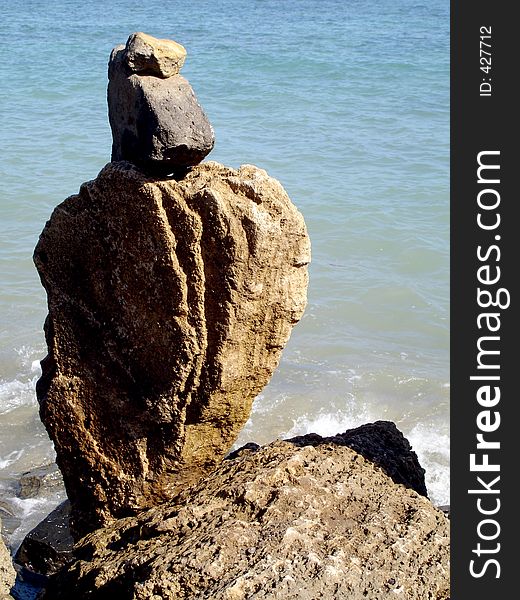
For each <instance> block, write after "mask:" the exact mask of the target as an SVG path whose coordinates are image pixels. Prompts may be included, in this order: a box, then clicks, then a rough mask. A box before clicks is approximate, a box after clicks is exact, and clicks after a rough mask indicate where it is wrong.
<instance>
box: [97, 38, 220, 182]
mask: <svg viewBox="0 0 520 600" xmlns="http://www.w3.org/2000/svg"><path fill="white" fill-rule="evenodd" d="M134 36H135V34H134ZM134 36H130V39H129V42H128V43H127V46H126V47H125V46H117V47H116V48H114V50H113V51H112V55H111V57H110V62H109V67H108V79H109V83H108V116H109V120H110V126H111V128H112V138H113V144H112V161H119V160H127V161H129V162H132V163H134V164H135V165H138V166H139V167H141V168H142V169H144V170H145V171H147V172H149V173H151V174H157V175H166V174H169V173H175V172H179V171H182V170H185V169H187V168H188V167H190V166H193V165H196V164H198V163H199V162H200V161H201V160H202V159H203V158H204V157H205V156H206V155H207V154H208V153H209V152H210V151H211V149H212V148H213V145H214V143H215V138H214V133H213V128H212V127H211V124H210V122H209V120H208V118H207V117H206V115H205V113H204V111H203V110H202V108H201V106H200V104H199V103H198V102H197V98H196V96H195V93H194V92H193V89H192V88H191V86H190V84H189V83H188V81H186V79H184V77H182V76H181V75H179V74H174V75H172V76H169V77H166V78H164V70H162V71H161V73H162V74H161V76H156V71H157V69H159V67H155V66H153V65H155V64H156V63H157V64H161V63H159V62H158V61H149V62H148V63H144V64H145V65H146V64H148V65H149V68H148V70H145V71H144V72H143V73H135V72H133V70H135V69H136V67H135V64H136V63H137V64H139V65H141V66H142V64H143V61H144V58H143V56H145V55H144V54H143V52H141V53H140V54H139V53H138V52H137V51H136V49H135V46H136V39H135V37H134ZM146 38H150V36H146ZM138 39H139V40H140V38H138ZM151 39H154V38H151ZM140 41H142V40H140ZM156 41H157V42H161V40H156ZM172 43H175V42H172ZM145 47H147V46H146V45H145ZM181 48H182V46H181ZM156 54H157V53H155V54H154V53H152V56H154V57H155V56H156ZM138 59H139V60H140V61H141V62H139V61H138ZM179 60H180V59H179ZM129 61H130V62H129ZM182 62H183V59H182V61H181V63H180V64H182ZM143 68H144V67H143ZM161 68H162V67H161ZM168 72H170V71H168V70H167V71H166V73H168Z"/></svg>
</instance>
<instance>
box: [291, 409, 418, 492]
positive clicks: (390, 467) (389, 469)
mask: <svg viewBox="0 0 520 600" xmlns="http://www.w3.org/2000/svg"><path fill="white" fill-rule="evenodd" d="M287 441H289V442H292V443H293V444H297V445H298V446H308V445H311V446H318V445H320V444H329V443H333V444H338V445H340V446H348V447H349V448H352V449H353V450H355V451H356V452H359V454H361V455H363V456H364V457H365V458H366V459H367V460H370V461H372V462H374V463H375V464H376V465H378V466H379V467H381V468H382V469H383V470H384V471H385V472H386V473H387V475H389V476H390V477H391V478H392V479H393V480H394V481H395V482H396V483H402V484H403V485H405V486H407V487H409V488H411V489H412V490H415V491H416V492H417V493H418V494H421V495H422V496H426V497H428V492H427V490H426V483H425V480H424V473H425V471H424V469H423V468H422V467H421V465H420V464H419V459H418V458H417V454H416V453H415V452H414V451H413V450H412V447H411V446H410V442H409V441H408V440H407V439H406V438H405V437H404V435H403V434H402V433H401V432H400V431H399V430H398V429H397V427H396V426H395V423H392V422H391V421H376V422H375V423H367V424H366V425H361V427H356V428H355V429H349V430H347V431H345V433H338V434H337V435H335V436H332V437H325V438H322V437H321V436H319V435H317V434H315V433H311V434H308V435H302V436H298V437H294V438H291V439H290V440H287Z"/></svg>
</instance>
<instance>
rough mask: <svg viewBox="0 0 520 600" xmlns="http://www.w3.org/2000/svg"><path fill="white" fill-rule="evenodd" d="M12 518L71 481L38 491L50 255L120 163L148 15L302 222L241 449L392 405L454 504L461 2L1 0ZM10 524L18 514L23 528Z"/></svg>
mask: <svg viewBox="0 0 520 600" xmlns="http://www.w3.org/2000/svg"><path fill="white" fill-rule="evenodd" d="M0 16H1V20H0V23H1V24H0V31H1V36H0V40H1V41H0V64H1V65H2V67H1V69H2V85H1V86H0V114H1V125H0V149H1V150H0V152H1V161H0V277H1V287H0V517H2V516H4V517H5V515H8V516H9V514H10V515H11V518H10V521H9V518H8V519H7V521H9V522H11V527H10V529H9V528H8V529H7V530H6V533H8V534H9V535H10V541H11V544H12V545H13V546H15V545H16V544H17V543H18V542H19V540H20V539H21V538H22V536H23V534H24V533H25V532H26V531H27V530H28V529H30V528H31V527H32V526H33V525H34V524H35V523H36V522H37V521H38V520H39V519H40V518H42V517H43V516H44V515H45V514H46V513H47V512H48V511H49V510H50V509H51V508H52V507H53V505H54V504H56V503H57V502H58V501H59V500H60V499H61V498H62V497H63V491H62V490H61V489H59V488H58V489H57V491H56V490H54V491H52V493H47V494H46V495H44V496H42V497H34V498H28V499H22V498H20V497H19V486H18V480H19V477H20V475H21V473H23V472H25V471H28V470H30V469H33V468H34V467H37V466H40V465H44V464H46V463H48V462H49V461H52V459H53V451H52V447H51V444H50V442H49V441H48V439H47V437H46V434H45V431H44V429H43V427H42V425H41V424H40V423H39V420H38V416H37V406H36V400H35V394H34V385H35V382H36V380H37V378H38V376H39V360H40V359H41V358H42V357H43V356H44V355H45V346H44V340H43V333H42V326H43V321H44V319H45V314H46V299H45V294H44V291H43V288H42V287H41V286H40V283H39V280H38V276H37V274H36V271H35V269H34V267H33V264H32V251H33V248H34V246H35V244H36V241H37V239H38V235H39V233H40V231H41V229H42V228H43V226H44V224H45V221H46V219H47V218H48V217H49V215H50V213H51V211H52V209H53V207H54V206H55V205H56V204H58V203H59V202H61V201H62V200H64V199H65V198H66V197H67V196H69V195H71V194H73V193H76V191H77V190H78V188H79V186H80V184H81V183H82V182H83V181H86V180H88V179H92V178H94V177H95V176H96V175H97V173H98V172H99V170H100V169H101V168H102V167H103V165H104V164H105V163H106V162H108V160H109V159H110V146H111V136H110V128H109V125H108V119H107V108H106V84H107V75H106V66H107V60H108V56H109V53H110V50H111V49H112V47H113V46H115V45H116V44H119V43H124V42H125V41H126V39H127V37H128V35H129V34H130V33H131V32H133V31H145V32H147V33H150V34H152V35H155V36H157V37H165V38H172V39H175V40H177V41H179V42H180V43H182V44H183V45H184V46H185V47H186V49H187V51H188V58H187V61H186V64H185V67H184V69H183V75H184V76H185V77H187V78H188V79H189V81H190V82H191V84H192V86H193V88H194V90H195V92H196V94H197V96H198V98H199V101H200V103H201V104H202V106H203V107H204V108H205V110H206V113H207V114H208V116H209V118H210V120H211V122H212V124H213V127H214V129H215V134H216V140H217V141H216V146H215V149H214V150H213V152H212V153H211V154H210V156H209V158H211V159H213V160H217V161H220V162H222V163H225V164H227V165H230V166H235V167H236V166H239V165H240V164H242V163H254V164H256V165H258V166H260V167H262V168H265V169H266V170H267V171H268V172H269V173H270V174H271V175H272V176H274V177H276V178H277V179H279V180H280V181H281V182H282V184H283V185H284V187H285V188H286V190H287V191H288V193H289V195H290V196H291V198H292V200H293V202H294V203H295V204H296V205H297V206H298V207H299V209H300V210H301V211H302V213H303V214H304V216H305V220H306V222H307V226H308V229H309V233H310V237H311V240H312V248H313V262H312V265H311V269H310V287H309V304H308V308H307V311H306V313H305V316H304V318H303V320H302V321H301V323H300V324H299V325H298V326H297V327H296V328H295V330H294V332H293V335H292V337H291V340H290V342H289V344H288V346H287V348H286V350H285V353H284V355H283V360H282V363H281V365H280V368H279V369H278V371H277V372H276V374H275V376H274V377H273V379H272V381H271V383H270V384H269V386H268V387H267V388H265V390H264V391H263V393H262V394H261V396H260V397H259V398H258V399H257V401H256V403H255V408H254V411H253V414H252V417H251V419H250V421H249V423H248V424H247V425H246V427H245V429H244V430H243V432H242V434H241V436H240V439H239V443H244V442H246V441H256V442H259V443H264V442H267V441H269V440H272V439H274V438H276V437H283V436H288V435H293V434H298V433H304V432H308V431H315V432H317V433H321V434H333V433H337V432H339V431H343V430H345V429H347V428H349V427H353V426H357V425H359V424H361V423H363V422H368V421H373V420H376V419H389V420H393V421H395V422H396V423H397V425H398V427H399V428H400V429H401V430H402V431H403V432H404V433H405V435H406V436H407V437H408V438H409V439H410V441H411V443H412V445H413V447H414V449H415V450H416V451H417V453H418V455H419V458H420V460H421V462H422V464H423V466H424V467H425V468H426V470H427V485H428V489H429V493H430V496H431V498H432V499H433V501H434V502H436V503H439V504H445V503H448V502H449V392H450V388H449V322H448V318H449V313H448V308H449V304H448V295H449V287H448V280H449V265H448V260H449V245H448V239H449V238H448V235H449V205H448V190H449V179H448V177H449V172H448V163H449V116H448V115H449V104H448V103H449V42H448V40H449V4H448V2H447V0H427V1H426V0H391V1H390V0H377V1H374V0H370V1H368V0H242V1H239V0H220V1H219V0H213V1H209V0H199V1H197V2H187V1H185V0H184V1H183V0H178V1H175V0H171V1H166V0H162V1H160V2H159V1H155V0H153V1H148V2H142V1H141V0H140V1H132V0H112V1H111V2H101V1H100V0H90V1H89V2H79V1H73V0H54V1H52V2H51V1H50V0H49V1H42V0H39V1H38V0H24V1H23V2H11V1H8V0H0ZM7 521H6V522H7Z"/></svg>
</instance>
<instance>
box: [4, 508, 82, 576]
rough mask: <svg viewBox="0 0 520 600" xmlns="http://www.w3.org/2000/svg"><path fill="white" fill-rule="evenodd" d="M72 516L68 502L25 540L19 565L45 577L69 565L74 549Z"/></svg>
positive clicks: (19, 552) (56, 509) (20, 548)
mask: <svg viewBox="0 0 520 600" xmlns="http://www.w3.org/2000/svg"><path fill="white" fill-rule="evenodd" d="M69 516H70V503H69V501H68V500H66V501H65V502H62V503H61V504H60V505H59V506H58V507H57V508H55V509H54V510H53V511H52V512H51V513H50V514H49V515H47V517H45V519H43V521H41V523H39V524H38V525H37V526H36V527H35V528H34V529H33V530H32V531H30V532H29V533H28V534H27V535H26V536H25V539H24V540H23V542H22V544H21V546H20V547H19V548H18V551H17V552H16V555H15V559H14V560H15V562H16V563H17V564H19V565H21V566H23V567H25V568H26V569H28V570H29V571H32V572H34V573H39V574H41V575H51V574H52V573H55V572H56V571H59V569H61V567H63V565H66V564H67V563H69V562H70V561H71V560H72V547H73V545H74V542H73V540H72V537H71V535H70V531H69Z"/></svg>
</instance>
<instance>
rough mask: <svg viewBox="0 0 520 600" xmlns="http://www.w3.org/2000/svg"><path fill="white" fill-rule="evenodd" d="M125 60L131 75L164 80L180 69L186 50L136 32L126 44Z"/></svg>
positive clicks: (176, 44)
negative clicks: (139, 74)
mask: <svg viewBox="0 0 520 600" xmlns="http://www.w3.org/2000/svg"><path fill="white" fill-rule="evenodd" d="M125 59H126V64H127V65H128V67H129V68H130V70H131V71H132V72H133V73H141V74H146V75H155V76H156V77H162V78H163V79H166V78H168V77H172V75H177V74H178V73H179V71H180V70H181V69H182V65H183V64H184V61H185V59H186V49H185V48H184V46H181V44H178V43H177V42H174V41H173V40H160V39H158V38H155V37H153V36H151V35H148V34H147V33H142V32H141V31H138V32H136V33H132V35H131V36H130V37H129V38H128V41H127V42H126V53H125Z"/></svg>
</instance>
